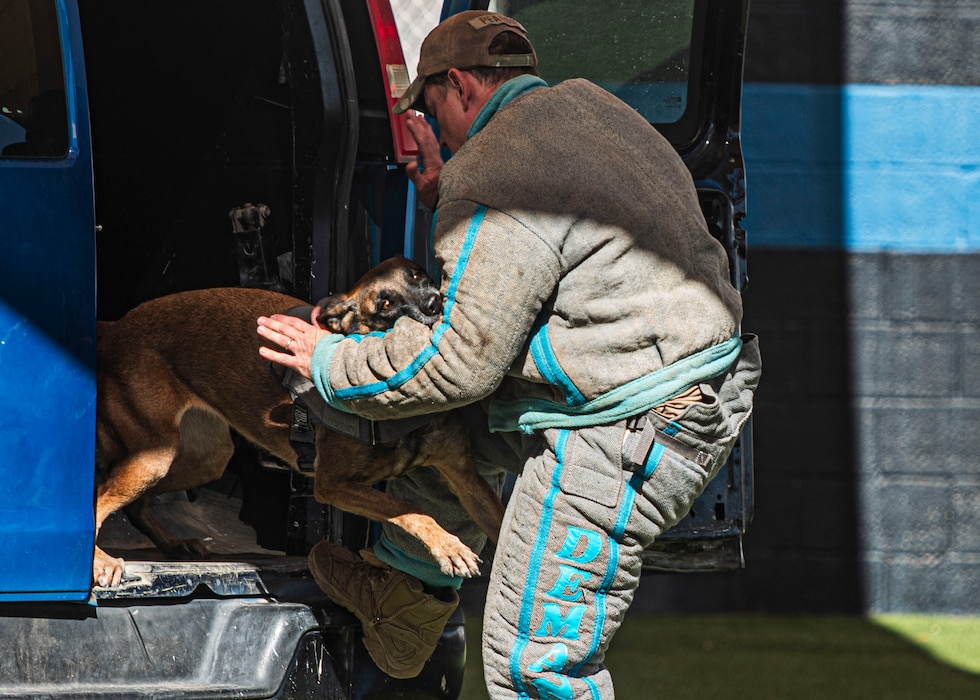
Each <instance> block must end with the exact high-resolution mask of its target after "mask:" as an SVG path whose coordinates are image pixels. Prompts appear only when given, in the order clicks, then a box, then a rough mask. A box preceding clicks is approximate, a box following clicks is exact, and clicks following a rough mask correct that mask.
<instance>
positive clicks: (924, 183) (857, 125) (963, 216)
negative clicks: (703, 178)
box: [742, 83, 980, 253]
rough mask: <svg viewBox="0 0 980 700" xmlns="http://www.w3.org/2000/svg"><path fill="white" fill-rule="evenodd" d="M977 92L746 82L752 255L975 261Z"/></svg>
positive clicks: (979, 181) (979, 149)
mask: <svg viewBox="0 0 980 700" xmlns="http://www.w3.org/2000/svg"><path fill="white" fill-rule="evenodd" d="M978 127H980V87H960V86H948V85H845V86H827V85H793V84H771V83H748V84H746V85H745V87H744V91H743V103H742V144H743V150H744V154H745V161H746V173H747V177H748V182H747V192H748V200H747V214H746V218H745V222H744V226H745V229H746V231H747V232H748V236H749V247H750V250H751V249H752V248H816V249H840V250H849V251H855V252H874V251H882V250H894V251H901V252H911V253H951V252H952V253H962V252H975V251H980V224H978V223H977V222H978V221H980V205H978V203H977V201H978V198H977V196H976V193H977V192H978V185H980V138H977V131H978Z"/></svg>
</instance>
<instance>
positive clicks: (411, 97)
mask: <svg viewBox="0 0 980 700" xmlns="http://www.w3.org/2000/svg"><path fill="white" fill-rule="evenodd" d="M423 90H425V78H424V77H422V76H418V77H417V78H415V80H413V81H412V84H411V85H409V86H408V90H406V91H405V92H404V93H402V96H401V97H399V98H398V102H396V103H395V106H394V107H392V108H391V111H392V112H394V113H395V114H401V113H403V112H407V111H408V110H410V109H415V110H417V111H419V112H423V111H425V104H424V103H423V101H422V92H423Z"/></svg>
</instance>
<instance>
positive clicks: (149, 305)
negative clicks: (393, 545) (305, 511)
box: [92, 257, 503, 587]
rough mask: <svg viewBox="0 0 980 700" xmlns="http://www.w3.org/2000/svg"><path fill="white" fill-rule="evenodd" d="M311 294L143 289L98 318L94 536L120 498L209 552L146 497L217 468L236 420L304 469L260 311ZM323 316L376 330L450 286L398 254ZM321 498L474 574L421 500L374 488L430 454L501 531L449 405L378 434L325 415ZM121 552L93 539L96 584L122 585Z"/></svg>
mask: <svg viewBox="0 0 980 700" xmlns="http://www.w3.org/2000/svg"><path fill="white" fill-rule="evenodd" d="M303 303H304V302H303V301H301V300H299V299H294V298H292V297H290V296H287V295H284V294H280V293H278V292H273V291H267V290H261V289H251V288H218V289H206V290H198V291H188V292H180V293H176V294H172V295H169V296H165V297H160V298H158V299H153V300H150V301H147V302H145V303H143V304H141V305H140V306H137V307H136V308H134V309H133V310H131V311H130V312H128V313H127V314H126V315H125V316H123V317H122V318H121V319H119V320H118V321H115V322H100V323H99V326H98V372H97V387H98V392H97V396H98V399H97V420H96V462H97V464H98V465H99V466H100V478H99V479H98V481H97V483H98V486H97V489H96V504H95V528H96V537H97V536H98V531H99V529H100V528H101V526H102V523H103V522H105V519H106V518H107V517H108V516H109V515H111V514H112V513H114V512H116V511H117V510H119V509H120V508H125V512H126V515H127V516H128V517H129V519H130V520H131V522H133V524H134V525H135V526H136V527H137V528H138V529H140V530H141V531H143V532H144V533H145V534H146V535H147V536H148V537H149V538H150V539H151V540H152V541H153V542H154V544H156V546H157V547H159V548H160V550H161V551H163V552H164V554H166V555H167V556H170V557H173V558H206V557H207V550H206V549H205V548H204V546H203V545H202V544H201V543H200V542H197V541H196V540H179V539H177V538H175V537H174V536H173V535H172V534H171V533H169V532H167V531H166V530H165V529H164V528H163V526H162V525H160V523H159V522H157V521H155V520H154V519H153V518H152V516H151V515H150V513H149V510H148V509H147V504H148V501H149V499H152V498H153V497H154V496H156V495H158V494H161V493H167V492H172V491H181V490H185V489H190V488H194V487H197V486H201V485H203V484H206V483H208V482H211V481H213V480H215V479H217V478H219V477H220V476H221V474H222V473H223V472H224V470H225V467H226V466H227V464H228V461H229V460H230V459H231V456H232V452H233V451H234V446H233V443H232V438H231V433H230V431H229V427H231V428H234V430H235V431H236V432H238V433H239V434H240V435H241V436H243V437H244V438H245V439H246V440H248V441H250V442H252V443H254V444H255V445H258V446H259V447H261V448H262V449H264V450H266V451H267V452H269V453H270V454H272V455H275V456H276V457H278V458H279V459H280V460H282V461H283V462H285V463H287V464H289V465H291V466H292V467H293V468H297V467H298V464H297V453H296V451H295V449H294V448H293V446H292V445H291V443H290V425H291V420H292V398H291V396H290V394H289V392H288V391H287V390H286V389H285V388H284V387H283V386H282V384H281V383H280V382H279V381H277V379H276V377H275V376H274V375H273V373H272V372H271V371H270V367H269V363H268V362H266V361H265V360H263V359H262V358H261V357H260V356H259V353H258V348H259V346H260V345H262V344H266V345H268V343H267V342H266V341H263V340H262V339H261V338H260V337H259V336H258V335H257V334H256V332H255V328H256V319H257V318H258V317H259V316H270V315H272V314H275V313H282V312H284V311H286V310H289V309H291V308H293V307H297V306H300V305H302V304H303ZM318 306H319V309H320V311H319V314H318V316H317V319H316V320H317V322H318V323H319V325H321V327H323V328H326V329H328V330H330V331H331V332H336V333H345V334H347V333H367V332H371V331H383V330H387V329H389V328H391V327H393V326H394V324H395V322H396V321H397V320H398V319H400V318H402V317H406V316H407V317H410V318H412V319H414V320H415V321H417V322H420V323H425V324H427V325H431V324H433V323H434V322H436V321H437V320H438V319H439V318H440V314H441V310H442V298H441V296H440V295H439V290H438V288H437V287H436V285H435V283H433V281H432V280H431V279H430V278H429V277H428V275H426V274H425V272H424V270H422V268H421V267H419V266H418V265H416V264H415V263H412V262H410V261H409V260H406V259H405V258H401V257H396V258H390V259H388V260H386V261H384V262H382V263H381V264H380V265H377V266H376V267H374V268H372V269H371V270H370V271H369V272H367V273H366V274H365V275H364V276H363V277H362V278H361V279H360V280H359V281H358V282H357V283H356V284H355V285H354V286H353V288H352V289H351V290H350V291H348V292H347V293H345V294H334V295H331V296H329V297H326V298H324V299H323V300H321V301H320V303H319V304H318ZM315 449H316V457H315V460H314V467H315V474H314V496H315V498H316V500H317V501H318V502H319V503H322V504H329V505H333V506H336V507H337V508H340V509H341V510H344V511H347V512H350V513H355V514H358V515H362V516H365V517H367V518H370V519H372V520H378V521H387V522H391V523H394V524H395V525H397V526H399V527H401V528H403V529H404V530H405V531H407V532H408V533H410V534H412V535H413V536H415V537H417V538H418V539H419V540H420V541H421V542H422V543H423V544H424V545H425V546H426V547H427V548H428V550H429V551H430V552H431V554H432V556H433V558H434V560H435V561H436V562H437V563H438V564H439V566H440V568H441V570H442V571H443V572H444V573H446V574H447V575H456V576H464V577H469V576H473V575H476V574H478V573H479V558H478V557H477V555H476V554H475V553H474V552H473V551H472V550H470V548H469V547H467V546H466V545H465V544H463V543H462V542H461V541H460V540H459V539H458V538H457V537H456V536H455V535H452V534H451V533H449V532H446V531H445V530H444V529H443V528H442V527H440V526H439V525H438V524H437V523H436V521H435V520H434V519H433V518H432V517H431V516H429V515H427V514H425V513H422V512H420V511H419V509H418V508H416V507H414V506H413V505H412V504H410V503H407V502H404V501H400V500H398V499H395V498H393V497H391V496H388V495H386V494H384V493H383V492H381V491H379V490H377V489H375V488H372V486H371V485H372V484H375V483H377V482H379V481H384V480H387V479H392V478H394V477H396V476H398V475H399V474H403V473H405V472H406V471H409V470H411V469H414V468H416V467H419V466H422V465H429V466H433V467H435V468H436V469H437V470H438V471H439V472H440V473H441V474H442V476H443V478H444V479H445V480H446V482H447V483H448V485H449V486H450V488H451V489H452V490H453V492H454V493H455V494H456V495H457V496H458V498H459V500H460V502H461V504H462V505H463V507H464V508H465V509H466V510H467V512H468V513H469V514H470V515H471V517H473V519H474V521H475V522H476V523H477V524H478V525H479V526H480V527H481V528H482V529H483V530H484V531H485V532H486V533H487V535H488V536H489V537H490V538H491V540H493V541H494V542H496V539H497V535H498V533H499V528H500V521H501V519H502V517H503V505H502V504H501V502H500V499H499V498H498V496H497V495H496V493H495V492H494V490H493V489H492V488H491V487H490V485H489V484H488V483H487V482H486V481H485V480H484V479H483V478H482V477H480V476H479V475H478V474H477V472H476V467H475V464H474V461H473V458H472V455H471V451H470V447H469V441H468V439H467V435H466V429H465V427H464V426H463V425H462V424H461V423H460V422H459V420H458V418H457V417H456V416H455V415H454V414H453V412H451V411H450V412H445V413H439V414H434V415H433V419H432V420H431V421H430V422H429V423H426V424H425V425H423V426H422V427H420V428H418V429H416V430H414V431H413V432H411V433H409V434H407V435H405V436H404V437H401V438H398V439H396V440H394V441H392V442H389V443H382V444H378V445H375V446H372V445H370V444H368V443H367V442H361V441H360V440H357V439H354V438H350V437H347V436H345V435H343V434H341V433H337V432H334V431H331V430H329V429H328V428H323V427H317V428H316V435H315ZM123 571H124V562H123V560H122V559H119V558H115V557H112V556H109V555H108V554H106V553H105V552H104V551H103V550H102V549H101V548H99V547H96V548H95V555H94V559H93V565H92V572H93V573H92V576H93V583H94V584H95V585H99V586H109V587H113V586H118V585H119V583H120V581H121V580H122V575H123Z"/></svg>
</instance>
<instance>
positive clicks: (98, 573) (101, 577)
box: [92, 547, 126, 588]
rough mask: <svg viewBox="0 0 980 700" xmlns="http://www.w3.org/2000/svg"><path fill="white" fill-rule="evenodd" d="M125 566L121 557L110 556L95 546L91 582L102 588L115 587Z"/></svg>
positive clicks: (120, 579)
mask: <svg viewBox="0 0 980 700" xmlns="http://www.w3.org/2000/svg"><path fill="white" fill-rule="evenodd" d="M125 566H126V563H125V562H124V561H123V560H122V559H117V558H116V557H110V556H109V555H108V554H106V553H105V552H103V551H102V550H101V549H99V548H98V547H96V548H95V557H94V559H93V560H92V583H94V584H95V585H96V586H101V587H103V588H115V587H116V586H118V585H119V583H120V582H121V581H122V576H123V569H124V568H125Z"/></svg>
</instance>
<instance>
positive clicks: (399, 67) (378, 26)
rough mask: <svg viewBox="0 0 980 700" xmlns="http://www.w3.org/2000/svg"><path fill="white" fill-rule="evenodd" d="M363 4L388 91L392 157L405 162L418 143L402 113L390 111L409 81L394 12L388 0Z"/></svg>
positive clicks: (369, 0) (412, 155)
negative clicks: (366, 10)
mask: <svg viewBox="0 0 980 700" xmlns="http://www.w3.org/2000/svg"><path fill="white" fill-rule="evenodd" d="M367 6H368V13H369V14H370V16H371V28H372V30H373V31H374V40H375V42H376V43H377V44H378V55H379V56H380V58H381V74H382V76H383V78H384V83H385V89H386V90H387V93H388V94H387V98H388V116H390V117H391V136H392V139H393V140H394V143H395V157H396V158H397V160H398V162H399V163H407V162H409V161H412V160H415V157H416V156H417V155H418V146H416V145H415V139H413V138H412V134H411V133H409V131H408V126H407V120H406V118H405V115H404V114H398V115H395V114H392V113H391V108H392V107H393V106H394V105H395V103H396V102H397V101H398V98H399V97H401V96H402V93H403V92H405V90H407V89H408V85H409V82H410V81H409V79H408V67H407V66H406V65H405V55H404V54H403V53H402V44H401V40H400V39H399V38H398V27H397V26H396V25H395V15H394V13H393V12H392V11H391V4H390V3H389V2H388V0H368V3H367Z"/></svg>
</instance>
